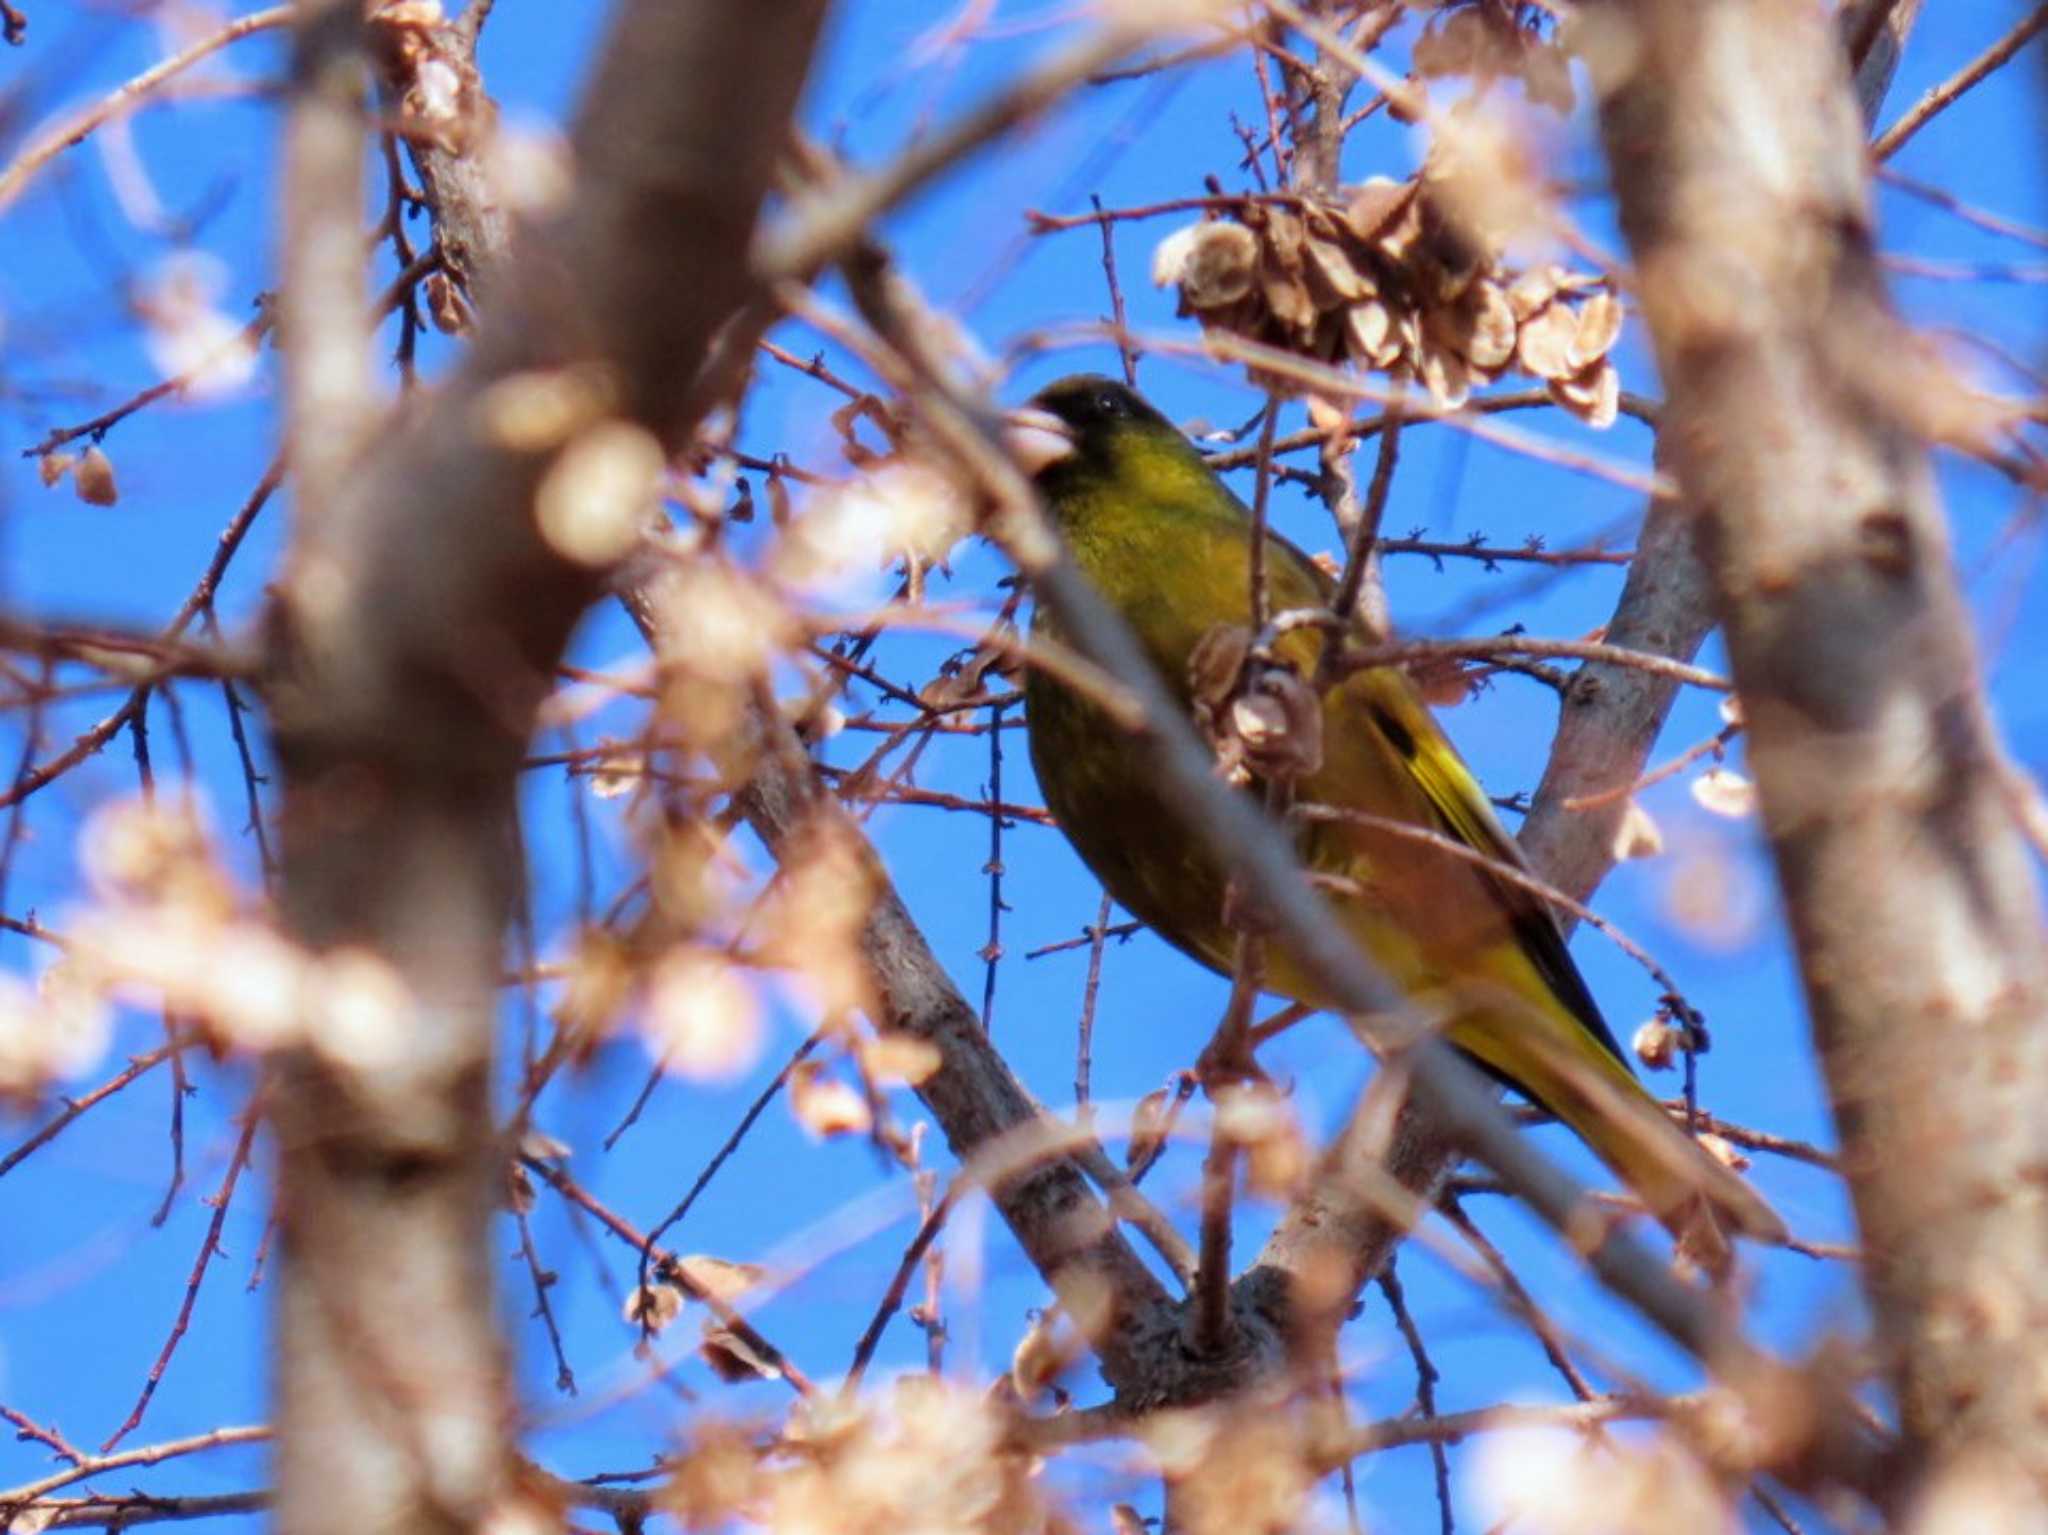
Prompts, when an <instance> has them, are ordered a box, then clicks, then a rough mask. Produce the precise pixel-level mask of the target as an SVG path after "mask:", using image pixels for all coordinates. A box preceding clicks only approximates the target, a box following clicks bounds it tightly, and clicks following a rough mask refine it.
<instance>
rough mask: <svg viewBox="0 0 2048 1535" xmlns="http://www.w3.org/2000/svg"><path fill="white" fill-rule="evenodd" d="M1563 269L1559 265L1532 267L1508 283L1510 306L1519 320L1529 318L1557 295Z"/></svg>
mask: <svg viewBox="0 0 2048 1535" xmlns="http://www.w3.org/2000/svg"><path fill="white" fill-rule="evenodd" d="M1562 276H1563V272H1562V269H1561V268H1559V267H1557V266H1540V267H1531V268H1530V269H1529V270H1528V271H1526V272H1524V273H1522V274H1521V275H1520V276H1518V277H1517V278H1516V279H1515V280H1514V281H1513V282H1511V283H1509V284H1508V307H1509V308H1510V309H1512V310H1513V311H1514V312H1515V319H1516V320H1517V321H1522V320H1527V319H1529V318H1530V317H1531V316H1532V315H1534V314H1536V313H1537V312H1538V311H1539V310H1541V309H1542V308H1543V306H1544V305H1545V304H1547V303H1549V302H1550V301H1551V300H1552V299H1554V298H1556V297H1557V288H1558V282H1559V279H1560V278H1561V277H1562Z"/></svg>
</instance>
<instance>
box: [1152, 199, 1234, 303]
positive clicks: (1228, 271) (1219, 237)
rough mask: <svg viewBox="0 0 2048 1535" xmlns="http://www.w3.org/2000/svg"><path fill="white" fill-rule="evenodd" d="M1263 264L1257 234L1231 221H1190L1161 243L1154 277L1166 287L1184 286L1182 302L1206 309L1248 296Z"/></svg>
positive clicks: (1181, 287)
mask: <svg viewBox="0 0 2048 1535" xmlns="http://www.w3.org/2000/svg"><path fill="white" fill-rule="evenodd" d="M1258 263H1259V240H1258V236H1257V235H1255V234H1253V233H1252V232H1251V231H1250V230H1249V229H1247V228H1245V227H1244V225H1242V224H1238V223H1233V222H1231V221H1230V220H1228V219H1211V220H1209V221H1208V222H1206V223H1201V224H1190V225H1189V226H1188V227H1187V228H1185V229H1181V230H1177V231H1176V232H1175V233H1173V234H1171V235H1168V236H1167V237H1166V239H1165V240H1163V241H1161V242H1160V245H1159V249H1158V250H1157V251H1156V252H1155V253H1154V255H1153V260H1152V280H1153V282H1155V283H1157V284H1158V285H1159V286H1161V287H1164V286H1166V285H1167V284H1168V283H1177V284H1179V286H1180V297H1181V303H1182V304H1183V305H1185V306H1186V307H1187V308H1188V309H1192V310H1196V311H1198V312H1202V313H1206V312H1208V311H1210V310H1213V309H1221V308H1223V307H1224V306H1226V305H1229V304H1234V303H1236V302H1237V301H1238V300H1239V299H1242V298H1244V297H1245V296H1246V295H1247V294H1249V293H1250V292H1251V291H1252V279H1253V277H1254V275H1255V274H1256V273H1257V271H1258Z"/></svg>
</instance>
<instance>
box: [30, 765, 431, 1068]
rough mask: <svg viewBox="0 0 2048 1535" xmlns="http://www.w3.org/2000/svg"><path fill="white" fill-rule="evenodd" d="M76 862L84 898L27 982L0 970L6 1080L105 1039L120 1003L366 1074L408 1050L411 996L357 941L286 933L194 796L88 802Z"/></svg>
mask: <svg viewBox="0 0 2048 1535" xmlns="http://www.w3.org/2000/svg"><path fill="white" fill-rule="evenodd" d="M79 863H80V866H81V868H82V869H83V871H84V873H85V876H86V881H87V883H88V885H89V886H90V888H91V891H92V896H93V903H92V905H91V906H89V907H88V908H87V909H85V910H83V911H81V912H78V913H75V914H73V915H71V916H70V917H68V918H67V920H66V922H65V930H66V932H67V933H68V940H67V948H66V951H65V954H64V956H63V958H62V959H61V960H59V961H58V962H57V963H56V964H54V965H52V966H50V967H49V968H48V969H46V970H45V971H44V972H43V973H42V975H41V977H40V978H39V980H38V981H37V982H36V984H35V985H34V986H30V985H28V984H27V983H25V982H22V981H18V980H16V979H15V978H13V977H11V976H0V1093H4V1094H6V1095H8V1096H13V1097H24V1098H26V1097H30V1096H33V1095H34V1094H36V1093H38V1092H40V1091H42V1090H43V1089H44V1088H45V1087H47V1086H48V1085H49V1084H50V1083H51V1082H53V1081H57V1080H61V1079H63V1078H65V1077H68V1076H71V1075H75V1074H76V1073H78V1072H80V1071H83V1070H85V1069H87V1068H89V1067H90V1066H92V1065H93V1064H94V1063H95V1062H96V1061H97V1060H98V1059H99V1058H100V1056H101V1055H103V1054H104V1053H105V1050H106V1048H107V1045H108V1043H109V1039H110V1029H111V1015H112V1007H113V1005H114V1004H115V1003H128V1004H132V1005H139V1006H148V1007H161V1008H163V1009H164V1010H166V1011H167V1012H169V1013H170V1014H172V1015H173V1016H175V1017H177V1018H179V1019H186V1020H191V1021H192V1022H193V1023H195V1024H196V1025H197V1026H198V1027H199V1029H200V1030H201V1031H202V1032H203V1036H204V1038H205V1040H206V1043H207V1044H208V1045H210V1046H211V1047H212V1048H213V1049H215V1050H217V1051H221V1052H223V1053H225V1052H232V1051H251V1052H260V1051H268V1050H278V1049H285V1048H296V1047H304V1048H308V1049H311V1050H312V1051H314V1052H315V1053H316V1054H318V1055H319V1056H321V1057H322V1058H323V1059H325V1060H327V1061H328V1062H330V1063H331V1064H333V1065H336V1066H339V1067H342V1068H344V1069H347V1070H350V1071H353V1072H357V1073H360V1074H364V1075H366V1076H367V1075H369V1074H373V1073H376V1072H378V1071H380V1070H382V1069H384V1068H385V1067H387V1066H388V1065H390V1064H392V1063H393V1062H395V1061H397V1060H398V1059H399V1057H400V1056H401V1055H402V1054H403V1052H404V1048H405V1041H406V1037H407V1033H408V1030H409V1028H410V1025H411V1021H412V1015H413V999H412V996H411V994H410V992H409V991H408V990H407V988H406V986H405V983H404V981H403V980H402V979H401V978H400V976H399V975H398V973H397V971H396V970H394V969H393V968H392V967H391V965H390V964H389V963H388V962H386V961H385V960H383V959H380V958H379V957H377V956H376V955H374V954H371V953H370V952H368V951H367V950H364V949H356V948H341V949H335V950H331V951H329V952H327V953H322V954H315V953H312V952H310V951H308V950H306V949H304V948H302V947H300V946H299V945H297V944H294V943H292V942H291V941H290V940H289V939H287V938H285V937H284V936H283V935H282V934H280V933H279V932H278V931H277V930H276V929H275V928H274V927H273V926H272V925H271V924H270V922H269V921H268V920H267V919H265V918H264V917H263V916H261V915H259V914H258V912H257V910H256V906H257V903H256V902H255V901H254V900H253V899H252V898H251V897H250V896H248V895H247V894H246V893H245V892H243V891H241V890H240V889H238V888H237V886H236V884H235V882H234V880H233V879H232V878H231V877H230V876H229V874H228V873H227V871H226V870H225V869H224V868H223V867H222V866H221V864H220V862H219V860H218V859H217V858H216V857H215V856H214V853H213V839H212V835H211V832H210V829H209V826H208V824H207V821H206V818H205V816H204V814H203V812H202V811H201V810H200V809H199V807H198V806H197V805H196V804H193V803H184V804H172V803H166V802H161V801H159V802H151V801H149V800H144V799H129V800H120V801H116V802H114V803H112V804H109V805H107V806H105V807H103V808H101V809H100V810H99V811H97V812H96V813H95V814H94V815H93V817H92V819H91V820H90V821H88V822H87V824H86V827H85V831H84V834H83V836H82V838H81V845H80V849H79Z"/></svg>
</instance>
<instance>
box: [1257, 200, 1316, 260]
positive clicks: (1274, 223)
mask: <svg viewBox="0 0 2048 1535" xmlns="http://www.w3.org/2000/svg"><path fill="white" fill-rule="evenodd" d="M1264 214H1265V220H1266V231H1265V247H1266V255H1267V256H1268V257H1269V258H1270V259H1271V260H1272V261H1273V262H1274V263H1275V264H1277V265H1278V266H1279V268H1280V270H1282V271H1283V272H1299V271H1301V269H1302V246H1303V245H1304V244H1305V243H1306V241H1307V239H1308V229H1307V227H1306V226H1305V225H1304V224H1303V223H1302V221H1301V220H1300V219H1299V218H1297V217H1296V216H1295V215H1294V214H1292V213H1289V212H1288V211H1287V210H1286V209H1285V208H1266V209H1265V210H1264Z"/></svg>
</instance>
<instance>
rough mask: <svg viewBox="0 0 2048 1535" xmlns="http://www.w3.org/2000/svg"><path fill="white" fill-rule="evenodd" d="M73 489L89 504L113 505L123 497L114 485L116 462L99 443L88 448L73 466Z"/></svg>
mask: <svg viewBox="0 0 2048 1535" xmlns="http://www.w3.org/2000/svg"><path fill="white" fill-rule="evenodd" d="M71 489H72V490H73V491H74V492H75V493H76V494H77V496H78V499H79V500H81V501H83V502H84V503H85V504H86V505H87V506H112V505H113V504H114V503H115V502H116V501H118V500H120V499H121V493H120V491H119V490H117V489H116V488H115V486H114V462H113V460H112V459H110V458H108V457H107V455H106V454H105V453H104V452H103V451H102V450H101V449H100V448H99V447H98V446H97V445H95V446H93V447H90V448H87V449H86V450H85V453H84V454H83V455H82V456H81V457H80V458H79V460H78V462H77V463H76V464H75V465H73V466H72V470H71Z"/></svg>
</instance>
